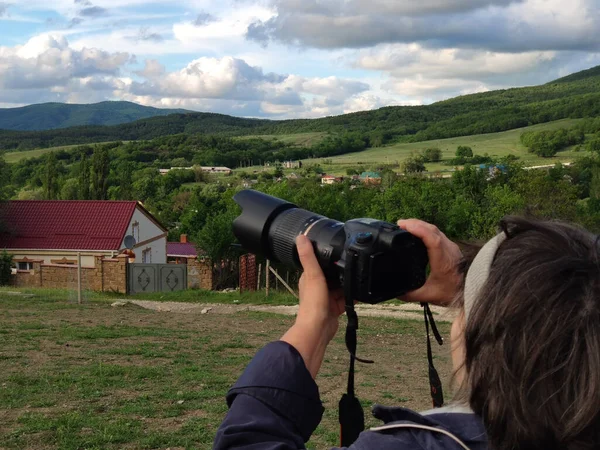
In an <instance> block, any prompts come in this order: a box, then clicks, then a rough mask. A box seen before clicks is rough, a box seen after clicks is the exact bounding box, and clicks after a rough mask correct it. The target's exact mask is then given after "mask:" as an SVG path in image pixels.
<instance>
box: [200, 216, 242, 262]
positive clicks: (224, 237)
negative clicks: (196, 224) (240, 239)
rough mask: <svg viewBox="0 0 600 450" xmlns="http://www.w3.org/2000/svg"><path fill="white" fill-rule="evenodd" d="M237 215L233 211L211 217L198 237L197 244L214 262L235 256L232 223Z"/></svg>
mask: <svg viewBox="0 0 600 450" xmlns="http://www.w3.org/2000/svg"><path fill="white" fill-rule="evenodd" d="M236 216H237V214H236V213H235V212H233V211H225V212H224V213H221V214H218V215H216V216H211V217H209V218H208V220H207V221H206V225H204V227H203V228H202V230H200V231H199V232H198V234H197V235H196V239H195V240H196V243H197V244H198V247H199V248H201V249H202V250H203V251H204V252H205V253H206V254H207V255H208V257H209V258H210V259H211V260H212V261H213V262H216V261H220V260H222V259H225V258H227V257H228V256H232V255H233V248H232V244H233V243H234V242H235V236H234V235H233V231H232V228H231V223H232V222H233V220H234V219H235V218H236Z"/></svg>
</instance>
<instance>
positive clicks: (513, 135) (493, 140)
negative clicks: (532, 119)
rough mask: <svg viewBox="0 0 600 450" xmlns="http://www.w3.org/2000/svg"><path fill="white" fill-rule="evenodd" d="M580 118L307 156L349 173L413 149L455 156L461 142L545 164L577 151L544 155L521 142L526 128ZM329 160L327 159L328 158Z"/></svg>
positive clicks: (436, 166) (437, 166) (436, 167)
mask: <svg viewBox="0 0 600 450" xmlns="http://www.w3.org/2000/svg"><path fill="white" fill-rule="evenodd" d="M579 121H580V119H565V120H558V121H555V122H549V123H545V124H540V125H534V126H531V127H527V128H519V129H515V130H510V131H505V132H502V133H491V134H479V135H475V136H463V137H457V138H450V139H439V140H434V141H426V142H415V143H410V144H395V145H391V146H388V147H380V148H372V149H368V150H365V151H363V152H358V153H350V154H347V155H342V156H336V157H332V158H327V159H326V160H324V159H322V158H321V159H312V160H310V159H309V160H305V161H304V162H305V163H308V164H316V163H318V164H320V165H321V166H322V167H323V168H324V169H325V170H326V171H327V172H328V173H332V174H340V175H342V174H345V170H346V169H347V168H350V167H356V166H359V165H363V166H365V167H366V168H368V167H369V166H372V165H374V164H402V162H403V161H404V160H405V159H406V158H409V157H410V156H411V155H412V154H413V153H417V152H420V151H421V150H424V149H426V148H428V147H438V148H440V149H441V150H442V152H443V159H444V160H449V159H452V158H454V156H455V152H456V148H457V147H458V146H459V145H467V146H470V147H471V148H472V149H473V152H474V153H476V154H479V155H483V154H485V153H488V154H489V155H491V156H496V157H502V156H507V155H515V156H518V157H520V161H522V162H524V163H525V164H526V165H532V166H533V165H545V164H554V163H556V162H570V161H572V160H573V158H574V157H575V156H576V155H577V153H576V152H574V151H573V150H572V149H571V150H568V151H563V152H559V153H558V154H557V155H556V157H554V158H540V157H538V156H536V155H534V154H532V153H529V152H528V151H527V149H526V148H525V147H524V146H523V144H521V142H520V137H521V134H523V133H524V132H526V131H541V130H554V129H558V128H570V127H572V126H574V125H576V124H577V123H578V122H579ZM324 161H327V162H324ZM426 167H427V170H428V171H430V172H433V171H447V170H452V169H453V168H452V166H448V165H444V164H442V163H430V164H427V165H426Z"/></svg>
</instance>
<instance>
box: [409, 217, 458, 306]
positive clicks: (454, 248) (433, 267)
mask: <svg viewBox="0 0 600 450" xmlns="http://www.w3.org/2000/svg"><path fill="white" fill-rule="evenodd" d="M398 226H399V227H400V228H402V229H403V230H406V231H408V232H409V233H411V234H412V235H414V236H416V237H418V238H420V239H421V240H422V241H423V243H424V244H425V247H427V254H428V256H429V267H430V274H429V278H427V281H426V282H425V284H424V285H423V287H421V288H420V289H417V290H416V291H412V292H409V293H407V294H405V295H404V296H403V297H401V298H400V300H404V301H406V302H415V303H432V304H434V305H440V306H447V305H448V304H449V303H451V302H452V301H453V300H454V297H455V296H456V294H457V293H458V290H459V288H460V284H461V280H462V279H461V275H460V273H459V272H458V264H459V263H460V260H461V258H462V253H461V251H460V249H459V248H458V245H456V244H455V243H454V242H452V241H451V240H450V239H448V238H447V237H446V235H445V234H444V233H442V232H441V231H440V230H439V229H438V228H437V227H436V226H435V225H431V224H430V223H427V222H423V221H422V220H417V219H408V220H399V221H398Z"/></svg>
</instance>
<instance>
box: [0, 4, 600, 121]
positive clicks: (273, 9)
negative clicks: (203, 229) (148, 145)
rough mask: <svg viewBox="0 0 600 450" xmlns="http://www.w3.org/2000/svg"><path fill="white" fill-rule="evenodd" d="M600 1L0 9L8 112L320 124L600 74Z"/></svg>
mask: <svg viewBox="0 0 600 450" xmlns="http://www.w3.org/2000/svg"><path fill="white" fill-rule="evenodd" d="M598 30H600V0H179V1H178V2H173V1H166V0H50V1H49V0H0V108H8V107H17V106H24V105H28V104H33V103H44V102H65V103H95V102H98V101H103V100H127V101H132V102H136V103H140V104H143V105H147V106H155V107H160V108H185V109H189V110H194V111H211V112H218V113H224V114H231V115H235V116H244V117H267V118H273V119H283V118H310V117H322V116H328V115H337V114H344V113H349V112H354V111H362V110H370V109H375V108H379V107H383V106H389V105H422V104H430V103H432V102H436V101H439V100H443V99H447V98H451V97H455V96H458V95H464V94H470V93H475V92H485V91H488V90H494V89H501V88H506V87H515V86H527V85H536V84H542V83H545V82H548V81H551V80H553V79H556V78H559V77H561V76H565V75H568V74H569V73H572V72H576V71H579V70H583V69H586V68H589V67H593V66H596V65H600V33H599V32H598Z"/></svg>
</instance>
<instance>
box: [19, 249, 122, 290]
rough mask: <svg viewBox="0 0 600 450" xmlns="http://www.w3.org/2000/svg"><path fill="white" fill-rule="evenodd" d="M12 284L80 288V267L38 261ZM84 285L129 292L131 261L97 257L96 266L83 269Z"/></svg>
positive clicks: (87, 287) (85, 286)
mask: <svg viewBox="0 0 600 450" xmlns="http://www.w3.org/2000/svg"><path fill="white" fill-rule="evenodd" d="M11 285H13V286H17V287H38V288H47V289H77V266H72V265H62V264H40V263H34V264H33V270H30V271H21V272H17V273H16V274H15V275H12V276H11ZM81 287H82V289H85V290H91V291H99V292H119V293H121V294H125V293H127V263H126V261H125V259H124V258H115V259H104V258H102V257H96V259H95V267H94V268H88V267H82V268H81Z"/></svg>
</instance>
